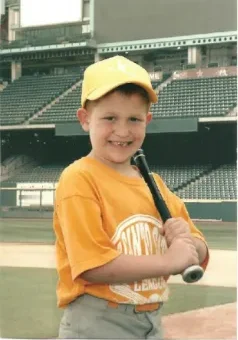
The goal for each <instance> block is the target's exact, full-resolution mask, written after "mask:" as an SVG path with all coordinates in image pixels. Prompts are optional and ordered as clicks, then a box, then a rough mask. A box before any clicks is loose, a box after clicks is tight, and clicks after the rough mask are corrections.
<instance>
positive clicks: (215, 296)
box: [0, 267, 236, 339]
mask: <svg viewBox="0 0 238 340" xmlns="http://www.w3.org/2000/svg"><path fill="white" fill-rule="evenodd" d="M56 282H57V275H56V271H55V270H53V269H38V268H4V267H3V268H1V271H0V301H1V308H0V333H1V334H0V335H1V337H3V338H41V339H43V338H52V337H57V331H58V326H59V321H60V318H61V315H62V311H61V310H59V309H57V306H56V295H55V288H56ZM170 290H171V298H170V300H169V301H168V302H167V303H166V304H165V305H164V307H163V315H167V314H172V313H176V312H184V311H187V310H192V309H198V308H203V307H208V306H214V305H220V304H225V303H230V302H235V301H236V288H225V287H206V286H195V285H194V286H193V285H188V286H185V285H170Z"/></svg>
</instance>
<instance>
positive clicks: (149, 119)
mask: <svg viewBox="0 0 238 340" xmlns="http://www.w3.org/2000/svg"><path fill="white" fill-rule="evenodd" d="M151 121H152V113H151V112H148V113H147V116H146V125H147V124H149V123H150V122H151Z"/></svg>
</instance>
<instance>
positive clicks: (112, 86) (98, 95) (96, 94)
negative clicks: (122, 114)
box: [83, 80, 158, 105]
mask: <svg viewBox="0 0 238 340" xmlns="http://www.w3.org/2000/svg"><path fill="white" fill-rule="evenodd" d="M129 83H133V84H136V85H138V86H141V87H142V88H143V89H145V91H146V92H147V93H148V94H149V98H150V101H151V102H152V103H157V101H158V96H157V94H156V93H155V91H154V90H153V89H152V88H151V87H149V86H146V85H145V84H142V83H140V82H138V81H133V80H130V81H127V82H125V81H123V82H117V83H114V84H108V85H105V86H102V87H100V88H99V89H96V90H94V91H93V92H91V93H90V95H88V97H87V99H88V100H97V99H99V98H101V97H103V96H105V95H106V94H107V93H108V92H110V91H112V90H113V89H115V88H116V87H118V86H120V85H123V84H129ZM84 104H85V103H83V105H84Z"/></svg>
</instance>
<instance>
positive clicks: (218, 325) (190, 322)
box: [163, 303, 237, 340]
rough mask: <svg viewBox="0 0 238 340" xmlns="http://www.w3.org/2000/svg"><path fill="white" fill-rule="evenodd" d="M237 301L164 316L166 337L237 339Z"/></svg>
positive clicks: (208, 339)
mask: <svg viewBox="0 0 238 340" xmlns="http://www.w3.org/2000/svg"><path fill="white" fill-rule="evenodd" d="M236 320H237V312H236V303H229V304H226V305H223V306H216V307H208V308H204V309H199V310H194V311H190V312H185V313H179V314H173V315H168V316H165V317H163V325H164V329H165V339H176V340H177V339H204V340H205V339H207V340H210V339H217V340H218V339H219V340H220V339H226V340H228V339H229V340H235V339H237V336H236Z"/></svg>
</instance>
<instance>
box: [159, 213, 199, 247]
mask: <svg viewBox="0 0 238 340" xmlns="http://www.w3.org/2000/svg"><path fill="white" fill-rule="evenodd" d="M164 236H165V239H166V242H167V245H168V247H170V246H171V244H172V243H173V242H174V241H175V240H176V239H177V238H186V239H189V240H191V241H192V242H193V237H192V234H191V233H190V229H189V225H188V223H187V222H186V221H185V220H184V219H183V218H181V217H178V218H170V219H168V220H167V221H166V222H165V224H164Z"/></svg>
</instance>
